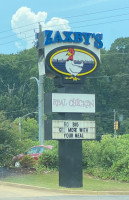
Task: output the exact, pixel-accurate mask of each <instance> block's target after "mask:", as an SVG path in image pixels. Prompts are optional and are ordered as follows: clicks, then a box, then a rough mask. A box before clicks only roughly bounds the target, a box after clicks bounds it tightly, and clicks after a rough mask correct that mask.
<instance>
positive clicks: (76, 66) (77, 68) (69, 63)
mask: <svg viewBox="0 0 129 200" xmlns="http://www.w3.org/2000/svg"><path fill="white" fill-rule="evenodd" d="M66 55H68V56H69V57H68V58H67V60H66V63H65V67H66V70H67V71H68V72H69V73H70V74H71V76H70V77H66V79H73V81H77V80H79V78H77V75H78V74H79V73H80V72H81V71H82V68H83V62H81V63H75V61H74V55H75V51H74V49H72V48H69V49H68V53H67V54H66Z"/></svg>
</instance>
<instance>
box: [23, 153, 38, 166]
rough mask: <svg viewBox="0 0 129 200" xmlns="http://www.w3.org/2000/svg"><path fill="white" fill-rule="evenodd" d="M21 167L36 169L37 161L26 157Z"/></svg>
mask: <svg viewBox="0 0 129 200" xmlns="http://www.w3.org/2000/svg"><path fill="white" fill-rule="evenodd" d="M20 165H21V166H22V167H24V168H34V167H35V165H36V160H34V158H32V157H31V156H29V155H25V156H23V158H22V160H21V161H20Z"/></svg>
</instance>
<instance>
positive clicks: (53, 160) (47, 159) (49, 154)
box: [38, 150, 58, 169]
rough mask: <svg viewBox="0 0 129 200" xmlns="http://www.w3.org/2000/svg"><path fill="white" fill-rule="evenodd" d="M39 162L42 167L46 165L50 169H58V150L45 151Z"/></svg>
mask: <svg viewBox="0 0 129 200" xmlns="http://www.w3.org/2000/svg"><path fill="white" fill-rule="evenodd" d="M38 164H39V166H40V167H45V168H49V169H55V168H56V169H57V168H58V154H57V151H55V150H52V151H49V150H48V151H45V152H44V153H43V154H42V155H41V156H40V157H39V160H38Z"/></svg>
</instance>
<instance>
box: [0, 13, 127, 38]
mask: <svg viewBox="0 0 129 200" xmlns="http://www.w3.org/2000/svg"><path fill="white" fill-rule="evenodd" d="M125 15H129V13H124V14H119V15H112V16H108V17H103V18H95V19H86V20H82V21H75V22H72V23H70V25H71V24H77V23H81V22H90V21H94V20H97V21H98V20H104V19H109V18H112V17H121V16H125ZM125 20H127V19H125ZM40 22H42V21H40ZM115 22H116V21H115ZM36 23H37V22H36ZM105 23H109V22H105ZM33 24H35V23H33ZM30 25H32V24H30ZM62 25H66V23H63V24H59V25H51V26H47V28H50V27H53V28H55V27H60V26H62ZM23 27H26V26H23ZM75 28H76V27H75ZM17 29H18V28H17ZM34 29H35V30H36V29H38V28H34ZM32 30H33V29H29V30H26V31H23V32H18V33H17V34H24V33H26V32H30V31H32ZM14 35H15V34H12V35H8V36H4V37H1V38H0V39H6V38H8V37H12V36H14ZM23 39H26V37H25V38H23Z"/></svg>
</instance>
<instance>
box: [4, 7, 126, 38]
mask: <svg viewBox="0 0 129 200" xmlns="http://www.w3.org/2000/svg"><path fill="white" fill-rule="evenodd" d="M123 9H129V7H121V8H115V9H109V10H102V11H97V12H91V13H84V14H81V15H73V16H66V17H64V18H65V19H70V18H75V17H81V16H87V15H88V16H89V15H94V14H101V13H106V12H112V11H119V10H123ZM53 20H57V19H53ZM41 22H44V21H39V22H34V23H31V24H27V25H24V26H19V27H17V28H14V29H8V30H5V31H0V34H1V33H5V32H9V31H12V30H16V29H20V28H23V27H26V26H31V25H34V24H37V23H41Z"/></svg>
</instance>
